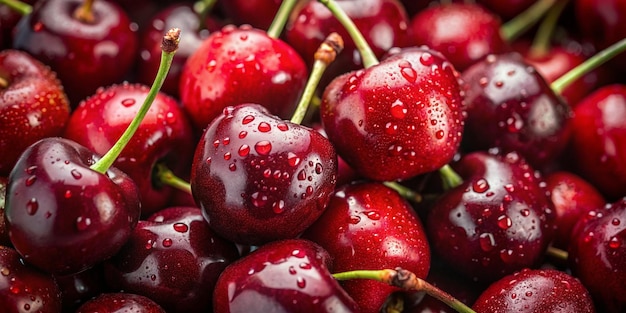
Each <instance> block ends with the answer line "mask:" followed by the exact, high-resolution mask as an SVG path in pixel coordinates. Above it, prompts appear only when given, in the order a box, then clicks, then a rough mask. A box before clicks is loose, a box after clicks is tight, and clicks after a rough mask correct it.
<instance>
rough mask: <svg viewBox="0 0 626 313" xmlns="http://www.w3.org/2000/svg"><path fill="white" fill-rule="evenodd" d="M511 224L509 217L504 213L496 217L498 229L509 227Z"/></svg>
mask: <svg viewBox="0 0 626 313" xmlns="http://www.w3.org/2000/svg"><path fill="white" fill-rule="evenodd" d="M512 225H513V222H512V221H511V219H510V218H509V217H508V216H506V215H501V216H500V217H498V227H500V229H509V228H510V227H511V226H512Z"/></svg>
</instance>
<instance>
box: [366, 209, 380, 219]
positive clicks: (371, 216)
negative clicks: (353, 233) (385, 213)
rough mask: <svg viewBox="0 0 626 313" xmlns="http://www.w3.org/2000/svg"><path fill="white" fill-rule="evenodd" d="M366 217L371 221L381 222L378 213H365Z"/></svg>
mask: <svg viewBox="0 0 626 313" xmlns="http://www.w3.org/2000/svg"><path fill="white" fill-rule="evenodd" d="M365 216H367V217H368V218H369V219H371V220H375V221H377V220H379V219H380V213H378V212H376V211H369V212H366V213H365Z"/></svg>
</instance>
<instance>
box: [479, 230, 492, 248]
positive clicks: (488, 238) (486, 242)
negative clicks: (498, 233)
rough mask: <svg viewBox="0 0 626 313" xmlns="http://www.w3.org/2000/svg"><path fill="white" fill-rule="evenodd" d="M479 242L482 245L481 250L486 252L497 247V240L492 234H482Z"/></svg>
mask: <svg viewBox="0 0 626 313" xmlns="http://www.w3.org/2000/svg"><path fill="white" fill-rule="evenodd" d="M478 242H479V243H480V248H481V249H483V251H485V252H488V251H491V250H493V248H495V246H496V240H495V239H494V238H493V235H492V234H491V233H482V234H480V236H479V237H478Z"/></svg>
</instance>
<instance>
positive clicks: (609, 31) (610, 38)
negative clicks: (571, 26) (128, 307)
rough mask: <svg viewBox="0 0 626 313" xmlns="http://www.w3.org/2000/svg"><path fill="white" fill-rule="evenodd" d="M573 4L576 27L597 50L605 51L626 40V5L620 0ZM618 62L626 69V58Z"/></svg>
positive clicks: (578, 1) (587, 0)
mask: <svg viewBox="0 0 626 313" xmlns="http://www.w3.org/2000/svg"><path fill="white" fill-rule="evenodd" d="M573 2H574V9H575V11H574V13H575V15H576V21H577V23H576V25H577V26H578V27H579V28H580V32H581V33H582V35H583V38H584V39H585V40H588V41H590V42H591V43H593V44H594V46H595V47H596V48H597V49H604V48H606V47H608V46H609V45H611V44H613V43H615V42H617V41H619V40H621V39H622V38H626V30H625V29H624V27H622V25H623V23H624V21H626V3H624V2H623V1H619V0H607V1H602V2H596V1H593V0H576V1H573ZM616 61H617V62H615V64H617V65H619V67H620V68H621V69H624V68H626V57H623V56H622V57H620V58H619V59H618V60H616Z"/></svg>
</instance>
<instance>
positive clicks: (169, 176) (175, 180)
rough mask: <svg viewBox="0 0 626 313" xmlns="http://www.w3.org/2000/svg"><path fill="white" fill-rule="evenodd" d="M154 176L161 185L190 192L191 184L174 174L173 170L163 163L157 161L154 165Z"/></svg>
mask: <svg viewBox="0 0 626 313" xmlns="http://www.w3.org/2000/svg"><path fill="white" fill-rule="evenodd" d="M154 177H155V178H156V179H157V180H158V181H159V182H160V183H162V184H163V185H167V186H170V187H173V188H176V189H178V190H180V191H183V192H186V193H188V194H191V185H190V184H189V183H188V182H186V181H185V180H183V179H182V178H180V177H178V176H176V174H174V172H172V170H170V169H169V168H168V167H167V166H166V165H165V164H163V163H158V164H157V165H156V166H155V173H154Z"/></svg>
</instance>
